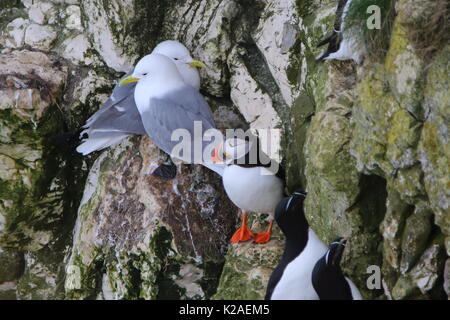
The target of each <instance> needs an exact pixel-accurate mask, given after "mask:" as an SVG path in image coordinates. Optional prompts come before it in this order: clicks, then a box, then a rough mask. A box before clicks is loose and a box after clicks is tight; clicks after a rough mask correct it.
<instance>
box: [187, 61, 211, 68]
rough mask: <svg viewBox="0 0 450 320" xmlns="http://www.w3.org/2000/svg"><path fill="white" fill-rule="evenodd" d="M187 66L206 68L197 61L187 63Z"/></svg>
mask: <svg viewBox="0 0 450 320" xmlns="http://www.w3.org/2000/svg"><path fill="white" fill-rule="evenodd" d="M187 64H188V65H190V66H191V67H197V68H206V65H205V64H204V63H203V62H201V61H199V60H192V61H191V62H188V63H187Z"/></svg>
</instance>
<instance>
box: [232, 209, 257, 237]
mask: <svg viewBox="0 0 450 320" xmlns="http://www.w3.org/2000/svg"><path fill="white" fill-rule="evenodd" d="M247 217H248V213H247V212H245V211H242V217H241V219H242V225H241V227H240V228H239V229H237V230H236V232H235V233H234V234H233V236H232V237H231V243H239V242H244V241H248V240H250V239H251V238H253V233H252V231H251V230H250V228H249V227H248V226H247Z"/></svg>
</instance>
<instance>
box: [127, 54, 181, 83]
mask: <svg viewBox="0 0 450 320" xmlns="http://www.w3.org/2000/svg"><path fill="white" fill-rule="evenodd" d="M147 79H153V80H156V81H162V82H165V83H168V82H182V83H183V82H184V81H183V78H182V77H181V75H180V72H179V71H178V69H177V67H176V65H175V63H173V62H172V60H171V59H170V58H168V57H166V56H163V55H161V54H157V53H152V54H149V55H147V56H145V57H143V58H142V59H141V60H139V62H138V63H137V65H136V67H135V68H134V71H133V74H132V75H131V76H129V77H126V78H124V79H123V80H122V81H121V82H120V84H121V85H122V84H128V83H132V82H137V81H143V80H147Z"/></svg>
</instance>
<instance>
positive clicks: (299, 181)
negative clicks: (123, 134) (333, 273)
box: [0, 0, 450, 300]
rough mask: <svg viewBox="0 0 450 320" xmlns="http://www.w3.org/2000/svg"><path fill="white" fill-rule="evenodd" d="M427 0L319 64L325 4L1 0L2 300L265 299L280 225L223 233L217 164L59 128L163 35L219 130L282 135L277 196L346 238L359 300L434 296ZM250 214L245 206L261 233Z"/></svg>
mask: <svg viewBox="0 0 450 320" xmlns="http://www.w3.org/2000/svg"><path fill="white" fill-rule="evenodd" d="M436 3H437V2H436V1H433V0H420V1H413V0H398V1H396V3H395V9H396V16H395V18H394V20H393V24H392V25H393V27H392V33H391V34H387V35H386V37H388V38H389V41H390V45H389V47H388V48H387V49H386V52H383V55H380V57H371V56H370V55H369V57H367V58H366V60H365V62H364V64H363V65H358V66H357V65H355V64H354V63H352V62H348V61H344V62H338V61H327V62H322V63H317V62H316V61H315V57H317V56H318V55H319V54H320V53H321V52H322V50H323V48H317V47H316V46H317V44H318V43H319V41H320V40H322V39H323V38H324V37H325V36H327V35H328V34H329V32H330V31H331V28H332V25H333V22H334V12H335V9H336V1H331V0H327V1H323V0H321V1H319V0H301V1H281V0H276V1H257V2H254V1H233V0H213V1H195V0H188V1H182V2H180V1H174V0H169V1H144V0H108V1H93V0H87V1H78V0H52V1H50V0H49V1H32V0H23V1H21V2H19V1H4V2H2V3H1V4H0V33H1V36H0V195H1V197H0V199H1V200H0V258H1V259H0V299H138V298H145V299H179V298H183V299H209V298H213V299H233V300H235V299H250V298H255V299H261V298H263V296H264V294H265V287H266V285H267V280H268V277H269V276H270V273H271V270H272V269H273V268H274V266H275V265H276V264H277V262H278V259H279V257H280V255H281V253H282V250H283V238H282V235H281V234H280V233H279V230H278V229H277V228H276V227H275V234H274V237H273V240H272V241H271V242H269V243H268V244H266V245H256V244H253V243H245V244H240V245H229V244H228V239H229V237H230V235H231V234H232V232H233V231H234V228H235V227H236V224H237V222H238V221H237V219H238V215H237V209H236V208H235V207H234V206H233V205H232V204H230V202H229V201H228V200H227V199H226V196H225V194H224V192H223V189H222V187H221V182H220V179H219V178H218V177H217V176H216V175H215V174H214V173H211V172H209V171H208V170H207V169H204V168H203V169H202V168H201V167H198V166H187V165H183V166H181V167H179V174H178V176H177V178H176V179H175V180H173V181H162V180H158V179H156V178H155V177H153V176H151V175H150V172H151V171H152V170H153V168H155V167H156V165H157V163H160V162H161V161H164V160H165V158H164V156H163V155H162V154H161V153H160V152H159V151H158V150H157V149H156V148H155V147H154V146H153V145H152V143H151V141H150V140H149V139H148V138H142V137H132V138H130V139H129V140H126V141H124V142H123V143H121V144H119V145H117V146H115V147H113V148H111V149H109V150H105V151H103V152H99V153H95V154H92V155H90V156H88V157H81V156H79V155H77V154H76V153H75V152H74V148H75V145H76V139H74V138H73V137H72V136H70V135H68V134H66V135H63V136H61V134H63V133H68V132H75V131H76V130H77V129H78V128H79V126H80V125H82V123H83V122H84V120H86V119H87V118H88V117H89V116H90V115H91V114H92V113H93V112H95V110H97V109H98V108H99V107H100V105H101V104H102V102H103V101H105V100H106V99H107V97H108V95H109V93H110V92H111V89H112V87H113V85H114V84H115V81H116V80H117V79H119V78H120V76H121V75H122V73H121V72H125V71H128V70H129V69H130V68H131V67H132V65H133V64H134V63H135V62H136V60H137V59H138V58H139V57H141V56H143V55H145V54H148V53H149V52H150V51H151V50H152V49H153V47H154V46H155V45H156V44H157V43H158V42H160V41H162V40H166V39H177V40H179V41H181V42H183V43H185V44H186V46H187V47H188V48H189V49H190V50H191V52H192V54H193V56H194V57H195V58H196V59H200V60H202V61H203V62H205V63H206V65H207V68H204V69H202V70H201V77H202V93H204V94H205V96H206V97H207V99H208V102H209V103H210V105H211V108H212V110H213V112H214V116H215V118H216V121H217V124H218V126H219V127H220V128H221V129H226V128H236V127H238V128H243V129H247V128H251V129H266V128H270V129H274V128H276V129H279V130H280V131H279V133H280V135H281V140H280V141H279V143H277V145H278V144H279V145H280V147H281V149H280V151H279V153H278V154H276V155H274V157H279V158H280V159H281V160H282V164H283V166H284V167H285V169H286V171H287V177H286V185H287V187H286V191H287V192H292V191H293V190H295V189H296V188H299V187H302V188H304V189H306V190H307V191H308V197H307V199H306V202H305V211H306V216H307V219H308V221H309V222H310V224H311V227H312V228H313V229H314V230H315V231H316V232H317V234H318V235H319V237H320V238H321V239H322V240H323V241H324V242H329V241H331V240H333V239H334V238H335V237H337V236H343V237H346V238H347V239H348V245H347V248H346V250H345V253H344V256H343V261H342V267H343V270H344V272H345V274H346V275H347V276H348V277H350V278H351V279H352V280H353V281H354V282H355V283H356V285H357V286H358V287H359V288H360V290H361V292H362V294H363V296H364V297H365V298H366V299H372V298H376V299H445V298H447V297H448V294H449V291H450V290H449V276H448V273H449V272H448V270H449V266H448V265H449V262H448V261H449V260H448V255H449V252H450V214H449V194H450V191H449V176H450V175H449V172H448V170H449V167H450V166H449V160H448V159H449V156H450V154H449V150H450V148H449V147H448V143H449V133H448V123H449V108H448V106H449V105H450V102H449V101H450V97H449V90H448V88H449V77H448V74H449V73H450V72H449V71H450V70H449V63H448V61H449V54H450V47H449V46H448V44H446V43H445V41H444V40H441V42H442V43H439V44H438V45H436V43H433V42H432V41H428V40H427V39H428V38H429V39H431V40H433V41H435V39H436V37H435V35H436V34H438V31H439V30H434V29H430V26H429V25H428V24H427V21H433V19H436V17H437V16H438V13H437V12H436V10H435V8H437V6H438V5H437V4H436ZM440 21H442V23H445V21H444V20H440ZM442 27H443V28H442V30H446V29H445V28H446V27H448V26H445V25H444V26H442ZM424 30H431V31H430V32H427V33H424ZM366 41H370V39H366ZM426 45H430V46H431V45H433V46H434V48H433V50H428V49H430V48H426V47H425V48H424V47H423V46H426ZM424 52H427V54H426V55H424ZM375 58H376V61H372V60H371V59H375ZM88 172H89V176H88ZM87 176H88V179H87V181H86V180H85V179H86V177H87ZM85 181H86V183H85ZM264 219H265V217H261V216H255V215H252V216H251V221H252V224H253V228H254V229H255V230H256V231H260V230H263V229H264V228H266V226H267V224H266V222H265V221H264ZM372 265H376V266H379V267H381V270H382V282H383V287H382V288H380V289H378V290H369V289H368V288H367V287H366V280H367V278H368V276H369V275H368V273H367V268H368V267H369V266H372Z"/></svg>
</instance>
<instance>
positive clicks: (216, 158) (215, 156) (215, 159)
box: [212, 145, 223, 163]
mask: <svg viewBox="0 0 450 320" xmlns="http://www.w3.org/2000/svg"><path fill="white" fill-rule="evenodd" d="M221 148H222V145H219V146H218V147H216V148H215V149H214V151H213V154H212V161H213V163H218V162H223V159H221V158H220V157H219V154H220V152H219V150H220V149H221Z"/></svg>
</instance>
